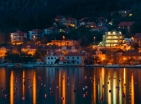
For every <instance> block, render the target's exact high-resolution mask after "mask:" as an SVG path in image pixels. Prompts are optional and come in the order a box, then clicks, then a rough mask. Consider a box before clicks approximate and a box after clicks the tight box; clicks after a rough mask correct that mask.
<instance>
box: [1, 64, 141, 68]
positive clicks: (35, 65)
mask: <svg viewBox="0 0 141 104" xmlns="http://www.w3.org/2000/svg"><path fill="white" fill-rule="evenodd" d="M0 67H104V68H141V65H46V64H43V65H39V64H21V63H16V64H0Z"/></svg>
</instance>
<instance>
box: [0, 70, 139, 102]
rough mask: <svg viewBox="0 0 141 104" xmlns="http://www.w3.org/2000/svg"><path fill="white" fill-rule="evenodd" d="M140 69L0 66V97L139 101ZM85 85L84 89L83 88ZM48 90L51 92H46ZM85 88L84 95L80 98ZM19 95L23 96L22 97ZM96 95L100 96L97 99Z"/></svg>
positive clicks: (17, 99)
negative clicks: (51, 93)
mask: <svg viewBox="0 0 141 104" xmlns="http://www.w3.org/2000/svg"><path fill="white" fill-rule="evenodd" d="M140 70H141V69H126V68H121V69H117V68H116V69H104V68H74V67H73V68H68V67H67V68H53V67H49V68H41V67H40V68H34V69H30V68H0V87H1V92H0V101H1V102H2V104H46V103H48V104H79V103H80V104H99V103H100V104H129V103H131V104H139V103H140V101H141V100H140V97H141V94H140V93H141V92H140V91H141V90H140V87H141V84H140V83H141V81H140V76H139V75H140V73H141V71H140ZM39 76H41V79H39ZM85 77H86V78H85ZM52 81H53V82H54V83H52ZM29 86H31V88H29ZM57 86H59V88H58V87H57ZM85 86H88V89H85V90H83V88H84V87H85ZM50 88H52V89H51V90H50ZM39 89H40V90H39ZM74 90H75V91H76V92H75V91H74ZM51 91H53V95H50V92H51ZM86 92H88V95H87V96H86V98H83V94H85V93H86ZM14 93H15V94H14ZM5 94H7V95H8V98H5ZM45 94H47V98H45ZM124 95H125V96H124ZM22 97H25V98H26V99H25V100H22ZM61 97H64V99H61ZM100 97H103V99H102V100H100ZM0 104H1V103H0Z"/></svg>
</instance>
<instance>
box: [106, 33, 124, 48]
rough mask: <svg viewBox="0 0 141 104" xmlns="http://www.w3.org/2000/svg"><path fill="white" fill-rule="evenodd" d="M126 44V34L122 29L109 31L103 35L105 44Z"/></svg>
mask: <svg viewBox="0 0 141 104" xmlns="http://www.w3.org/2000/svg"><path fill="white" fill-rule="evenodd" d="M120 45H124V36H123V35H122V33H121V32H120V31H108V32H105V35H103V46H120Z"/></svg>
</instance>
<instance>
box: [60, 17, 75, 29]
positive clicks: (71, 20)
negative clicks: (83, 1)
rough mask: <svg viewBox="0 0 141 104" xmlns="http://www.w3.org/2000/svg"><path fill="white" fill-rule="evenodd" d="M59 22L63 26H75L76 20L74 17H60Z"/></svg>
mask: <svg viewBox="0 0 141 104" xmlns="http://www.w3.org/2000/svg"><path fill="white" fill-rule="evenodd" d="M60 23H61V24H62V25H65V26H67V27H68V26H71V27H75V28H76V27H77V20H76V19H75V18H61V20H60Z"/></svg>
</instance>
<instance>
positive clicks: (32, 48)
mask: <svg viewBox="0 0 141 104" xmlns="http://www.w3.org/2000/svg"><path fill="white" fill-rule="evenodd" d="M38 47H39V46H38V45H36V44H23V45H22V47H21V51H22V52H25V53H26V52H27V54H31V55H34V54H35V52H36V50H37V49H38Z"/></svg>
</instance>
